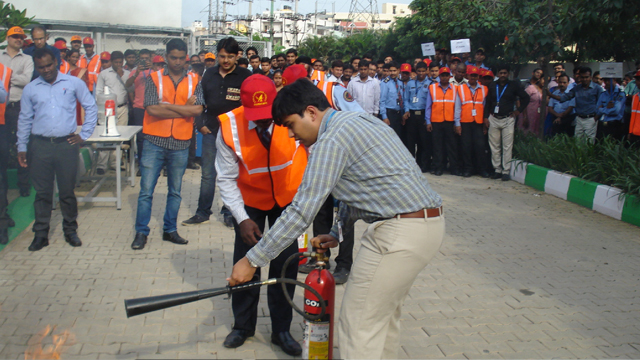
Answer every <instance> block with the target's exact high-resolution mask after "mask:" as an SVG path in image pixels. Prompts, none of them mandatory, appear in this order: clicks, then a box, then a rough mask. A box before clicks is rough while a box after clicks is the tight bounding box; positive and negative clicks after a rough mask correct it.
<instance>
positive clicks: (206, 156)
mask: <svg viewBox="0 0 640 360" xmlns="http://www.w3.org/2000/svg"><path fill="white" fill-rule="evenodd" d="M216 136H217V134H214V133H211V134H206V135H204V134H203V135H202V161H201V162H202V177H201V178H200V196H199V197H198V210H196V215H198V216H200V217H203V218H205V219H208V218H209V217H210V216H211V214H212V213H213V212H212V211H211V205H213V196H214V194H215V192H216V166H215V165H216V153H217V152H218V150H217V149H216Z"/></svg>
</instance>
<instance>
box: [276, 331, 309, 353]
mask: <svg viewBox="0 0 640 360" xmlns="http://www.w3.org/2000/svg"><path fill="white" fill-rule="evenodd" d="M271 342H272V343H274V344H276V345H278V346H280V348H281V349H282V351H284V352H285V353H286V354H287V355H291V356H296V355H300V354H302V348H301V347H300V344H298V342H297V341H295V340H294V339H293V337H292V336H291V333H290V332H288V331H283V332H281V333H277V334H271Z"/></svg>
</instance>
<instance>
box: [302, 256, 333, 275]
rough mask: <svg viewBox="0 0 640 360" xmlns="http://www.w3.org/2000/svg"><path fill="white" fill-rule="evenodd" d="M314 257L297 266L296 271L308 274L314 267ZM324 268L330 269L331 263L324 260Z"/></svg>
mask: <svg viewBox="0 0 640 360" xmlns="http://www.w3.org/2000/svg"><path fill="white" fill-rule="evenodd" d="M316 262H317V261H316V259H311V260H309V261H307V263H306V264H303V265H299V266H298V272H300V273H303V274H308V273H310V272H311V271H313V270H314V269H315V268H316ZM325 264H326V265H325V267H324V268H325V269H327V270H330V269H331V264H330V263H329V262H328V261H327V262H325Z"/></svg>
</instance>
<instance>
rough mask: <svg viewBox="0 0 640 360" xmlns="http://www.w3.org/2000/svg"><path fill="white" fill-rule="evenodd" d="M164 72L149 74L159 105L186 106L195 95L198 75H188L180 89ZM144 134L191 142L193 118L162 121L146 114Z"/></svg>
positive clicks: (179, 85) (143, 127)
mask: <svg viewBox="0 0 640 360" xmlns="http://www.w3.org/2000/svg"><path fill="white" fill-rule="evenodd" d="M163 71H164V70H158V71H156V72H152V73H150V74H149V76H151V79H152V80H153V83H154V84H155V85H156V88H157V89H158V100H159V103H165V104H174V105H186V103H187V100H189V98H190V97H191V96H192V95H193V94H194V93H195V91H196V86H197V85H198V75H196V74H194V73H187V76H185V77H184V78H183V79H182V81H181V82H180V84H178V87H177V89H176V86H175V85H174V84H173V80H171V77H170V76H169V75H162V72H163ZM142 132H143V133H145V134H147V135H152V136H159V137H164V138H168V137H173V138H174V139H176V140H190V139H191V135H192V133H193V118H192V117H188V118H172V119H160V118H157V117H155V116H151V115H150V114H149V113H148V112H147V111H145V112H144V120H143V125H142Z"/></svg>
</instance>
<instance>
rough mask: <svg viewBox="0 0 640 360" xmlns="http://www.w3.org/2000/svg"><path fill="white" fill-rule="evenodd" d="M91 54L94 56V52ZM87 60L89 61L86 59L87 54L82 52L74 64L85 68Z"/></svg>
mask: <svg viewBox="0 0 640 360" xmlns="http://www.w3.org/2000/svg"><path fill="white" fill-rule="evenodd" d="M93 56H96V54H93ZM88 62H89V61H88V60H87V55H86V54H82V55H80V59H79V60H78V63H77V64H76V66H78V67H81V68H86V67H87V63H88Z"/></svg>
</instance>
